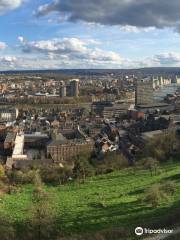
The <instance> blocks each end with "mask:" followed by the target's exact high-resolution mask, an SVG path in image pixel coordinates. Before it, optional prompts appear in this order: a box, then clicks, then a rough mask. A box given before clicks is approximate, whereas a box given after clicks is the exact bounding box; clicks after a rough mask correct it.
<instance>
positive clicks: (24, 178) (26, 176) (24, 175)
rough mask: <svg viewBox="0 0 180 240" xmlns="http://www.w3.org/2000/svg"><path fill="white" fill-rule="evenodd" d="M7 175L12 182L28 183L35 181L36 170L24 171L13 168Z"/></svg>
mask: <svg viewBox="0 0 180 240" xmlns="http://www.w3.org/2000/svg"><path fill="white" fill-rule="evenodd" d="M7 176H8V178H9V180H10V182H11V183H12V184H27V183H33V179H34V176H35V170H30V171H27V172H22V171H19V170H12V171H8V172H7Z"/></svg>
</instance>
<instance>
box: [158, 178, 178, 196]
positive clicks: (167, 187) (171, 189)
mask: <svg viewBox="0 0 180 240" xmlns="http://www.w3.org/2000/svg"><path fill="white" fill-rule="evenodd" d="M161 189H162V191H164V192H165V193H166V194H169V195H173V194H174V193H175V190H176V186H175V183H174V182H173V181H167V182H165V183H163V184H162V185H161Z"/></svg>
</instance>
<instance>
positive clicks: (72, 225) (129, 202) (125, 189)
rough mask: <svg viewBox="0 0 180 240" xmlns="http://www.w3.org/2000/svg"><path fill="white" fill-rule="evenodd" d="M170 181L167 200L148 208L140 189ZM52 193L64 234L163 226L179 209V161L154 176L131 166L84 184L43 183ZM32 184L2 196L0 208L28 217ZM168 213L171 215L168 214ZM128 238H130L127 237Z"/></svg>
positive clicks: (13, 215)
mask: <svg viewBox="0 0 180 240" xmlns="http://www.w3.org/2000/svg"><path fill="white" fill-rule="evenodd" d="M166 180H173V181H174V182H175V184H176V191H175V195H174V196H173V197H171V198H170V199H169V201H167V200H166V201H165V202H161V204H160V205H159V207H157V208H155V209H154V208H152V207H151V206H149V205H148V204H146V203H144V201H142V199H143V198H144V191H145V190H146V189H147V188H148V187H150V186H151V185H152V184H155V183H162V182H164V181H166ZM46 189H47V191H48V192H50V193H52V194H53V195H54V200H53V202H52V205H53V206H54V208H55V209H56V211H55V212H56V217H57V219H58V220H57V227H58V228H59V229H62V230H63V232H66V233H85V232H86V233H87V232H91V231H98V230H102V229H106V228H119V227H120V228H123V229H124V228H125V229H127V231H130V232H132V236H133V232H134V228H135V227H137V226H146V227H150V226H153V225H154V226H167V225H170V224H171V223H173V224H174V217H173V214H174V213H177V212H178V211H180V162H179V163H173V164H169V165H165V166H163V167H161V169H160V172H159V173H158V174H157V176H151V174H150V172H149V171H145V170H137V171H136V172H135V173H134V171H133V170H132V169H127V170H122V171H120V172H114V173H110V174H106V175H101V176H97V177H93V178H89V179H88V180H86V182H85V183H84V184H78V183H70V184H68V185H64V186H52V185H49V186H46ZM32 191H33V187H32V186H31V185H26V186H23V187H22V189H21V191H20V192H18V193H13V194H10V195H8V194H7V195H5V196H4V197H3V198H2V199H1V201H0V211H2V212H3V213H5V214H7V215H9V217H10V218H12V219H13V221H15V222H17V223H20V222H23V221H24V220H26V219H27V218H28V211H27V209H29V207H30V206H31V198H32ZM171 215H172V216H171ZM131 239H133V238H132V237H131Z"/></svg>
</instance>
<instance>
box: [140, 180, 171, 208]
mask: <svg viewBox="0 0 180 240" xmlns="http://www.w3.org/2000/svg"><path fill="white" fill-rule="evenodd" d="M174 193H175V185H174V183H173V182H171V181H167V182H165V183H162V184H155V185H153V186H152V187H150V188H149V189H148V190H147V192H146V194H145V199H144V200H145V202H147V203H149V204H150V205H151V206H152V207H157V206H158V205H159V204H160V202H161V201H162V200H166V201H167V200H169V197H170V196H171V195H173V194H174Z"/></svg>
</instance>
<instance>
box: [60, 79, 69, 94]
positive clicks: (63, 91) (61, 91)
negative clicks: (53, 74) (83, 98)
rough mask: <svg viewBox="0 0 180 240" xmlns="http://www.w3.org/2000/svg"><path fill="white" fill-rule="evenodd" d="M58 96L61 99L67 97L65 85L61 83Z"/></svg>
mask: <svg viewBox="0 0 180 240" xmlns="http://www.w3.org/2000/svg"><path fill="white" fill-rule="evenodd" d="M59 95H60V97H61V98H64V97H66V95H67V93H66V85H65V83H64V82H63V81H61V84H60V89H59Z"/></svg>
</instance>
